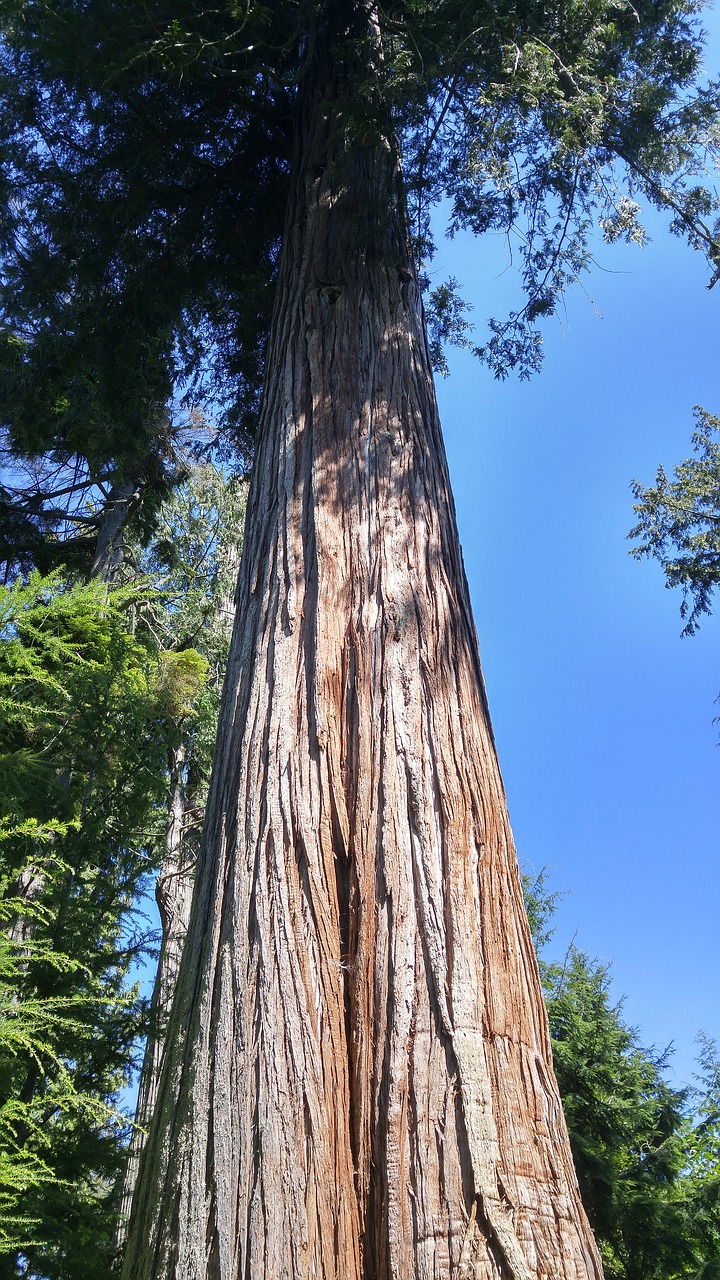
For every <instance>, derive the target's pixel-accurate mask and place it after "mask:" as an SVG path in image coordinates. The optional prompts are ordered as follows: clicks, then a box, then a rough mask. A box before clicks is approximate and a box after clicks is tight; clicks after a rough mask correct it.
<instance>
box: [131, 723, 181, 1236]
mask: <svg viewBox="0 0 720 1280" xmlns="http://www.w3.org/2000/svg"><path fill="white" fill-rule="evenodd" d="M184 765H185V747H184V744H182V743H180V744H179V746H177V747H175V748H173V749H172V750H171V752H170V770H169V774H170V790H169V795H168V823H167V829H166V833H165V856H164V858H163V863H162V867H161V869H160V872H159V875H158V878H157V883H156V885H155V898H156V900H157V904H158V910H159V912H160V923H161V927H162V941H161V946H160V956H159V958H158V967H157V972H156V974H155V983H154V986H153V994H152V1002H151V1007H150V1029H149V1031H148V1038H147V1043H146V1046H145V1054H144V1057H143V1065H142V1072H141V1075H140V1088H139V1090H138V1101H137V1107H136V1110H135V1128H134V1129H133V1131H132V1136H131V1138H130V1146H129V1148H128V1154H127V1165H126V1167H125V1176H124V1178H123V1184H122V1192H121V1196H120V1209H119V1213H118V1223H117V1227H116V1231H115V1248H116V1249H117V1251H118V1253H120V1252H121V1251H122V1248H123V1246H124V1243H125V1238H126V1235H127V1224H128V1218H129V1216H130V1209H131V1206H132V1199H133V1194H134V1191H135V1184H136V1182H137V1176H138V1169H139V1165H140V1156H141V1154H142V1150H143V1147H144V1145H145V1135H146V1132H147V1127H148V1125H149V1124H150V1121H151V1119H152V1115H153V1112H154V1110H155V1104H156V1101H157V1095H158V1088H159V1084H160V1071H161V1068H162V1059H163V1052H164V1047H165V1030H166V1026H167V1020H168V1017H169V1015H170V1009H171V1007H172V1001H173V997H174V995H175V987H176V985H177V976H178V970H179V968H180V960H181V957H182V952H183V946H184V945H185V936H186V934H187V928H188V921H189V919H190V905H191V901H192V890H193V882H194V878H195V861H196V850H195V849H188V847H187V839H186V838H184V837H185V836H186V833H185V832H184V827H185V822H186V803H185V782H184Z"/></svg>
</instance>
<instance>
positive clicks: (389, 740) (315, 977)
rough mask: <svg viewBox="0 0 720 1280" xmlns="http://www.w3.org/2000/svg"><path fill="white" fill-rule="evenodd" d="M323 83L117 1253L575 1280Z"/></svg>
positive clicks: (384, 294) (581, 1257)
mask: <svg viewBox="0 0 720 1280" xmlns="http://www.w3.org/2000/svg"><path fill="white" fill-rule="evenodd" d="M333 77H334V79H333ZM342 81H343V72H342V67H341V66H340V67H338V65H337V64H335V65H334V67H333V69H332V71H330V70H329V69H328V68H327V67H326V68H325V70H324V71H322V72H321V73H320V74H319V75H318V80H317V83H316V84H315V86H314V87H313V85H312V84H310V83H309V85H308V87H307V89H306V93H305V105H304V108H303V113H302V114H301V118H300V125H299V128H300V130H301V132H302V137H303V148H302V154H301V155H300V157H299V159H298V163H297V166H296V172H295V175H294V179H293V182H294V185H293V197H292V201H291V213H290V217H289V222H288V232H287V236H286V241H285V245H284V249H283V258H282V263H281V267H280V280H279V285H278V300H279V301H278V305H277V309H276V315H275V319H274V324H273V331H272V335H271V341H270V348H269V352H268V382H267V388H266V393H265V402H264V408H263V415H262V424H261V431H260V437H259V443H258V451H257V458H256V463H255V470H254V475H253V483H252V490H251V494H250V498H249V503H248V520H247V532H246V538H245V545H244V550H243V560H242V565H241V569H240V584H239V590H238V600H239V608H238V618H237V625H236V630H235V636H234V641H233V650H232V654H231V660H230V667H229V674H228V684H227V687H226V693H225V705H224V710H223V713H222V717H221V727H220V731H219V737H218V749H217V755H218V760H219V761H220V762H221V763H220V764H219V766H218V768H217V770H216V774H215V778H214V781H213V786H212V793H211V798H210V802H209V812H208V821H207V830H206V834H205V840H204V853H203V859H202V864H201V867H200V871H199V878H198V886H197V891H196V902H195V905H194V909H193V917H192V921H191V925H190V932H189V940H188V945H187V947H186V954H185V958H184V960H183V966H182V970H181V975H180V982H179V989H178V998H177V1000H176V1004H175V1009H174V1012H173V1024H172V1028H171V1033H170V1041H169V1043H170V1044H171V1046H172V1048H171V1050H169V1051H168V1054H167V1057H166V1063H165V1069H164V1074H163V1081H162V1088H161V1097H160V1104H159V1108H158V1113H157V1115H156V1119H155V1122H154V1137H153V1138H152V1140H151V1149H150V1151H149V1153H148V1156H147V1158H146V1160H145V1162H144V1166H143V1170H142V1174H141V1180H140V1185H139V1190H138V1194H137V1196H136V1202H135V1225H134V1231H133V1234H132V1237H131V1240H130V1244H129V1248H128V1253H127V1260H126V1270H125V1275H126V1277H127V1278H128V1280H130V1277H132V1280H239V1278H240V1277H243V1280H245V1278H248V1280H271V1278H272V1280H276V1278H278V1280H280V1278H284V1277H293V1278H296V1280H310V1278H311V1277H315V1276H320V1277H322V1278H323V1280H391V1278H392V1280H440V1278H441V1277H442V1278H443V1280H448V1277H456V1276H461V1275H467V1276H469V1275H474V1276H475V1280H508V1278H509V1280H600V1277H601V1271H600V1265H599V1262H598V1260H597V1256H596V1254H595V1252H594V1246H593V1245H592V1242H591V1240H590V1237H589V1233H588V1229H587V1224H586V1222H585V1219H584V1216H583V1213H582V1209H581V1207H580V1202H579V1197H578V1191H577V1185H576V1182H575V1178H574V1174H573V1172H572V1167H571V1164H570V1161H569V1156H568V1147H567V1135H566V1133H565V1130H564V1125H563V1121H562V1116H561V1112H560V1107H559V1100H558V1097H557V1090H556V1086H555V1084H554V1080H553V1077H552V1069H551V1065H550V1057H549V1043H548V1035H547V1026H546V1021H545V1016H544V1011H543V1006H542V997H541V994H540V988H539V980H538V974H537V966H536V964H535V961H534V957H533V955H532V947H531V943H530V938H529V933H528V930H527V925H526V922H525V920H524V914H523V908H522V896H521V888H520V881H519V876H518V874H517V868H516V866H515V862H514V853H513V850H512V838H511V834H510V829H509V825H508V822H507V816H506V812H505V802H504V795H503V788H502V782H501V779H500V775H499V771H498V768H497V762H496V758H495V750H494V745H493V740H492V732H491V729H490V724H489V720H488V717H487V708H486V702H485V694H484V689H483V685H482V677H481V675H480V667H479V659H478V654H477V640H476V636H475V631H474V626H473V623H472V618H471V612H470V605H469V599H468V593H467V586H466V583H465V578H464V573H463V568H462V557H461V554H460V551H459V546H458V542H457V533H456V529H455V523H454V512H453V505H452V499H451V496H450V490H449V484H448V478H447V472H446V465H445V461H444V454H443V449H442V442H441V438H440V431H439V424H438V419H437V410H436V406H435V401H434V396H433V390H432V379H431V374H430V369H429V361H428V353H427V344H426V341H425V338H424V335H423V329H422V320H421V313H420V304H419V297H418V290H417V286H416V285H415V283H414V281H413V280H412V278H411V272H410V268H409V261H408V256H407V249H406V245H405V241H404V235H403V218H402V211H401V209H400V208H399V207H395V208H392V209H391V211H390V213H388V208H389V206H390V205H391V204H392V201H391V200H390V198H389V193H390V192H391V191H392V190H394V189H395V174H394V170H393V164H392V159H391V152H390V149H389V147H388V146H387V144H385V143H383V142H380V143H377V142H375V143H373V145H371V146H365V145H363V143H362V141H361V140H355V141H354V142H352V141H351V143H350V144H349V145H348V144H347V141H346V137H347V133H348V131H350V132H351V127H350V124H349V123H348V121H351V119H352V109H353V107H352V102H351V101H350V100H348V101H346V102H345V103H343V94H344V93H346V92H347V86H343V82H342ZM398 265H400V266H401V267H402V271H399V270H398ZM176 1240H177V1241H178V1244H177V1248H176V1247H175V1243H174V1242H175V1241H176Z"/></svg>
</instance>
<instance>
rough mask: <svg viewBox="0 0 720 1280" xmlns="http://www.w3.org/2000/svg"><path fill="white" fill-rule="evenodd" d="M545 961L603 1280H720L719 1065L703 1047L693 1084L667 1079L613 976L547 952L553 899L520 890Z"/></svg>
mask: <svg viewBox="0 0 720 1280" xmlns="http://www.w3.org/2000/svg"><path fill="white" fill-rule="evenodd" d="M525 892H526V900H527V903H528V915H529V918H530V922H531V925H532V926H533V933H534V937H535V941H536V945H537V946H538V950H539V952H540V955H541V960H540V969H541V974H542V980H543V989H544V992H545V999H546V1002H547V1007H548V1013H549V1019H550V1035H551V1038H552V1048H553V1061H554V1065H555V1071H556V1074H557V1079H558V1084H559V1086H560V1092H561V1095H562V1101H563V1109H564V1112H565V1116H566V1118H567V1123H568V1130H569V1134H570V1142H571V1144H572V1149H573V1156H574V1159H575V1167H576V1169H577V1172H578V1178H579V1181H580V1188H581V1191H582V1195H583V1202H584V1204H585V1208H586V1209H587V1212H588V1216H589V1218H590V1222H591V1224H592V1226H593V1230H594V1231H595V1235H596V1239H597V1241H598V1244H599V1246H600V1252H601V1255H602V1259H603V1266H604V1271H605V1276H606V1280H700V1278H701V1277H707V1278H708V1280H709V1277H711V1276H713V1275H717V1274H718V1272H720V1145H719V1144H720V1108H719V1107H718V1062H717V1057H716V1055H715V1052H714V1046H713V1044H712V1042H709V1041H708V1040H707V1039H703V1040H702V1049H701V1055H700V1068H701V1079H700V1087H699V1088H695V1089H691V1088H688V1087H686V1088H676V1087H673V1086H671V1085H670V1084H669V1082H668V1079H667V1071H666V1068H667V1064H668V1060H669V1051H665V1052H664V1053H657V1052H655V1051H654V1050H650V1049H646V1048H644V1047H643V1046H642V1044H641V1043H640V1041H639V1038H638V1035H637V1033H636V1032H635V1031H634V1030H633V1028H632V1027H630V1026H629V1025H628V1023H627V1022H626V1020H625V1017H624V1014H623V1005H622V1001H620V1002H618V1003H613V1000H612V994H611V980H610V971H609V967H608V966H607V965H602V964H599V963H598V962H597V961H594V960H592V959H591V958H590V957H589V956H588V955H587V954H586V953H584V952H581V951H579V950H578V949H577V948H576V947H575V946H574V945H571V946H570V948H569V949H568V951H567V953H566V955H565V957H564V959H563V960H562V961H561V962H554V963H548V962H547V961H545V960H543V958H542V950H543V948H544V947H545V945H546V943H547V942H548V941H549V938H550V936H551V933H552V929H551V928H548V925H549V924H550V922H551V921H552V917H553V914H554V910H555V902H556V899H557V894H554V895H553V894H549V893H548V891H547V888H546V885H545V881H544V877H543V876H542V875H541V876H539V877H537V878H536V879H535V880H534V881H533V882H530V881H529V880H528V879H526V881H525Z"/></svg>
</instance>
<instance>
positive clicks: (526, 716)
mask: <svg viewBox="0 0 720 1280" xmlns="http://www.w3.org/2000/svg"><path fill="white" fill-rule="evenodd" d="M713 29H714V30H713V34H714V35H715V36H717V34H718V33H720V20H718V17H717V16H716V15H714V16H713ZM718 43H720V42H718V41H717V40H714V42H713V47H714V49H717V47H718ZM649 226H650V230H651V235H652V243H651V244H649V245H648V246H647V247H646V248H644V249H639V248H637V247H635V246H632V247H627V246H613V247H606V246H604V245H602V244H599V245H598V255H597V256H598V265H597V266H596V267H595V269H594V270H593V271H592V272H591V273H590V275H589V276H588V278H587V281H586V289H587V294H584V293H583V292H582V290H580V289H576V290H575V291H574V293H573V294H571V295H570V296H569V297H568V299H567V311H566V314H564V315H563V316H562V317H561V318H559V319H556V320H553V321H551V322H549V323H548V324H546V326H545V330H544V338H545V369H544V371H543V373H542V374H540V375H539V376H538V377H536V378H535V379H534V380H532V381H531V382H530V383H519V382H518V381H517V380H515V379H513V378H510V380H508V381H507V382H505V383H498V382H496V381H495V380H494V379H493V378H492V376H491V374H490V373H489V372H488V371H487V370H485V369H483V368H482V367H481V366H480V365H479V364H478V363H477V361H476V360H475V359H474V358H473V357H472V356H470V355H469V354H467V353H464V352H457V353H452V354H451V358H450V364H451V376H450V378H449V379H446V380H438V381H439V385H438V395H439V399H440V408H441V415H442V420H443V427H444V431H445V438H446V445H447V449H448V456H449V461H450V469H451V475H452V480H453V488H454V493H455V499H456V504H457V512H458V522H459V526H460V535H461V539H462V543H463V551H464V556H465V564H466V569H467V573H468V578H469V580H470V588H471V592H472V597H473V604H474V609H475V620H476V625H477V629H478V635H479V639H480V651H481V657H482V660H483V666H484V670H485V676H486V681H487V685H488V693H489V699H490V708H491V712H492V716H493V724H494V728H495V734H496V738H497V742H498V750H499V754H500V763H501V767H502V770H503V776H504V778H505V784H506V788H507V792H508V799H509V804H510V815H511V819H512V823H513V828H514V831H515V837H516V841H517V845H518V852H519V855H520V858H521V861H524V862H528V863H530V864H532V865H533V866H534V867H535V868H536V869H539V868H541V867H542V866H544V865H546V864H547V865H549V866H550V867H551V868H552V870H551V874H550V882H551V886H552V887H554V888H557V889H561V890H567V891H568V896H567V897H566V898H565V899H564V900H563V902H562V904H561V906H560V910H559V912H558V915H557V917H556V923H557V934H556V943H555V946H556V949H564V947H565V946H566V945H567V943H568V942H569V940H570V939H571V937H572V936H573V935H574V934H575V933H576V932H577V936H576V941H577V944H578V945H579V946H580V947H581V948H583V949H584V950H587V951H589V952H590V953H591V954H593V955H595V956H597V957H598V958H599V959H601V960H603V961H607V960H610V961H612V964H613V973H614V991H615V993H616V995H617V997H618V998H620V997H621V996H624V997H625V1012H626V1016H627V1018H628V1020H629V1021H630V1022H631V1024H633V1025H636V1026H637V1027H638V1030H639V1033H640V1037H641V1039H642V1041H643V1042H644V1043H645V1044H655V1045H656V1046H657V1047H659V1048H664V1047H665V1046H666V1045H667V1044H669V1043H670V1042H671V1041H672V1042H674V1045H675V1055H674V1059H673V1063H674V1073H675V1077H676V1079H677V1080H678V1081H683V1082H686V1081H689V1080H690V1077H691V1075H692V1072H693V1070H694V1058H695V1045H694V1039H695V1037H696V1035H697V1033H698V1031H699V1030H700V1029H701V1028H702V1029H704V1030H705V1031H707V1032H708V1033H709V1034H711V1035H714V1036H716V1037H717V1038H718V1039H720V980H719V978H720V929H719V928H718V920H719V918H720V910H719V908H720V870H719V860H718V831H719V829H720V823H719V818H720V788H719V786H718V782H719V781H720V776H719V771H720V746H719V745H718V742H719V741H720V725H714V724H713V717H714V716H715V715H717V714H718V713H720V706H718V707H716V706H714V699H715V698H716V697H717V695H718V693H720V662H718V639H719V637H720V626H719V623H718V619H717V618H716V617H710V618H708V619H707V620H706V621H705V622H704V623H703V625H702V627H701V630H700V632H699V633H698V634H697V635H696V636H695V637H693V638H690V639H682V638H681V637H680V631H681V629H682V622H681V619H680V615H679V605H680V594H679V593H678V592H671V591H668V590H666V589H665V587H664V580H663V577H662V572H661V569H660V567H659V566H658V565H656V564H655V563H654V562H652V563H651V562H642V563H638V562H637V561H635V560H634V559H632V557H631V556H630V555H629V554H628V548H629V545H630V544H629V543H628V542H627V540H626V535H627V533H628V530H629V529H630V528H631V526H632V524H633V523H634V518H633V511H632V495H631V492H630V487H629V486H630V481H631V480H632V479H633V478H635V479H638V480H640V481H641V482H642V483H644V484H651V483H652V482H653V481H654V477H655V472H656V469H657V466H658V463H660V462H662V463H663V465H664V466H665V467H666V469H667V470H669V471H670V470H672V468H673V466H674V465H675V464H676V463H677V462H679V461H681V460H682V459H683V458H686V457H688V456H689V455H690V454H691V451H692V450H691V440H690V437H691V433H692V429H693V419H692V406H693V405H694V404H696V403H699V404H702V405H704V406H705V407H706V408H707V409H709V410H710V411H711V412H715V413H720V285H718V286H717V287H716V288H715V289H714V290H712V291H708V290H707V288H706V285H707V281H708V278H709V277H708V271H707V268H706V266H705V264H704V263H703V262H702V261H701V260H700V258H699V257H698V256H697V255H694V254H693V253H692V252H691V251H690V250H689V249H688V248H687V246H686V245H685V244H684V243H683V242H682V241H680V240H678V239H676V238H674V237H672V236H670V235H669V233H667V231H666V230H665V221H664V220H663V219H662V218H661V217H660V216H659V215H655V216H652V217H651V218H650V219H649ZM505 265H506V262H505V256H504V251H503V245H502V242H501V241H500V240H498V241H496V242H495V243H492V242H490V241H486V242H485V243H483V244H477V243H476V242H473V241H472V240H471V239H470V238H466V237H458V238H456V239H455V240H454V241H451V242H442V243H441V244H440V252H439V254H438V257H437V259H436V261H435V263H434V274H435V275H436V278H437V279H438V280H440V279H444V278H446V277H447V275H449V274H454V275H456V276H457V277H458V278H459V279H460V280H461V282H462V286H463V293H464V296H465V297H466V298H467V299H468V300H469V301H470V302H471V303H472V304H473V306H474V312H473V315H472V317H471V318H472V319H473V320H474V321H475V323H476V324H477V327H478V338H480V336H481V334H482V324H483V321H484V320H485V318H486V317H487V316H489V315H493V314H498V313H500V314H502V311H503V307H504V308H505V309H507V308H508V306H509V305H512V301H508V288H509V285H510V276H509V274H508V273H507V272H505V270H504V268H505Z"/></svg>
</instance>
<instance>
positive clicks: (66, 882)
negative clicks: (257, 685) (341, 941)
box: [0, 571, 207, 1280]
mask: <svg viewBox="0 0 720 1280" xmlns="http://www.w3.org/2000/svg"><path fill="white" fill-rule="evenodd" d="M146 591H147V586H146V584H136V585H135V586H132V587H126V588H121V589H117V590H114V591H108V589H107V588H106V587H104V586H103V585H102V584H101V583H98V582H92V583H90V584H89V585H87V586H78V585H70V584H68V583H67V582H66V581H65V580H64V579H63V577H62V575H61V574H60V572H59V571H58V572H55V573H54V574H52V575H50V576H49V577H42V576H41V575H39V574H37V573H33V574H31V576H30V578H29V580H28V582H27V583H22V582H21V581H18V582H16V583H14V584H13V585H11V586H10V587H6V588H2V589H0V751H1V755H0V802H1V805H2V812H3V814H4V815H5V817H4V821H3V825H2V828H1V829H0V888H2V891H3V896H2V899H1V900H0V920H2V922H3V928H4V930H5V934H4V940H3V942H2V945H0V1160H1V1161H2V1168H3V1171H4V1174H5V1182H4V1186H3V1190H2V1195H0V1250H2V1251H3V1252H5V1253H6V1254H8V1253H12V1251H13V1250H16V1249H17V1248H18V1247H19V1246H20V1245H21V1246H22V1250H23V1253H24V1255H25V1256H26V1257H27V1259H28V1260H29V1265H30V1267H31V1270H32V1272H33V1273H35V1271H37V1274H39V1275H42V1276H46V1277H48V1278H49V1280H55V1277H58V1280H60V1278H62V1280H66V1278H67V1277H73V1280H80V1278H81V1277H82V1278H85V1277H86V1278H87V1280H91V1278H94V1277H100V1276H105V1275H107V1271H108V1268H109V1265H110V1259H111V1254H112V1233H113V1226H114V1216H115V1201H114V1192H115V1189H116V1184H117V1178H118V1175H119V1173H120V1171H121V1168H122V1164H123V1158H124V1157H123V1146H124V1138H125V1135H126V1131H127V1122H126V1120H125V1119H124V1117H122V1116H121V1115H119V1114H118V1112H117V1110H116V1098H117V1094H118V1090H119V1089H120V1088H122V1087H123V1086H124V1085H125V1084H126V1083H127V1080H128V1075H129V1072H130V1071H131V1069H132V1065H133V1058H134V1052H135V1046H136V1043H137V1039H138V1036H139V1035H141V1034H142V1030H143V1025H144V1017H145V1011H144V1005H143V1003H142V1001H140V1000H139V998H138V993H137V990H136V989H135V988H134V987H133V986H132V985H130V984H129V980H128V971H129V969H130V966H131V964H132V963H133V961H134V960H135V959H136V958H137V957H138V956H139V955H140V954H142V953H143V952H144V951H145V950H146V949H147V947H148V945H149V941H150V940H149V939H148V937H147V936H143V934H142V932H138V929H137V923H136V922H135V923H134V922H133V907H134V903H135V901H136V899H137V897H138V895H139V894H141V892H142V891H143V887H144V886H145V885H147V884H148V882H149V876H150V874H151V873H152V872H153V870H154V869H155V867H156V866H157V865H158V863H159V861H160V858H161V854H162V848H163V837H164V827H165V791H166V785H167V784H166V776H167V752H168V749H169V744H170V743H171V742H172V741H174V740H175V738H176V737H177V734H178V732H179V727H178V725H179V721H181V720H184V719H186V718H188V717H189V716H190V714H191V705H190V704H191V700H192V698H193V697H194V696H196V695H197V693H198V690H199V688H200V686H201V685H203V684H204V682H205V677H206V671H207V667H206V664H205V663H204V661H203V660H202V659H201V658H200V656H199V655H198V654H196V653H194V652H184V653H174V654H172V655H169V654H163V653H162V652H160V651H158V649H157V646H155V645H154V644H152V643H151V642H150V640H149V638H148V637H147V636H145V637H143V636H142V635H141V634H140V633H138V634H133V632H132V627H131V622H132V615H133V612H135V613H137V610H138V608H139V607H140V605H141V602H142V599H143V594H144V592H146Z"/></svg>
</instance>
